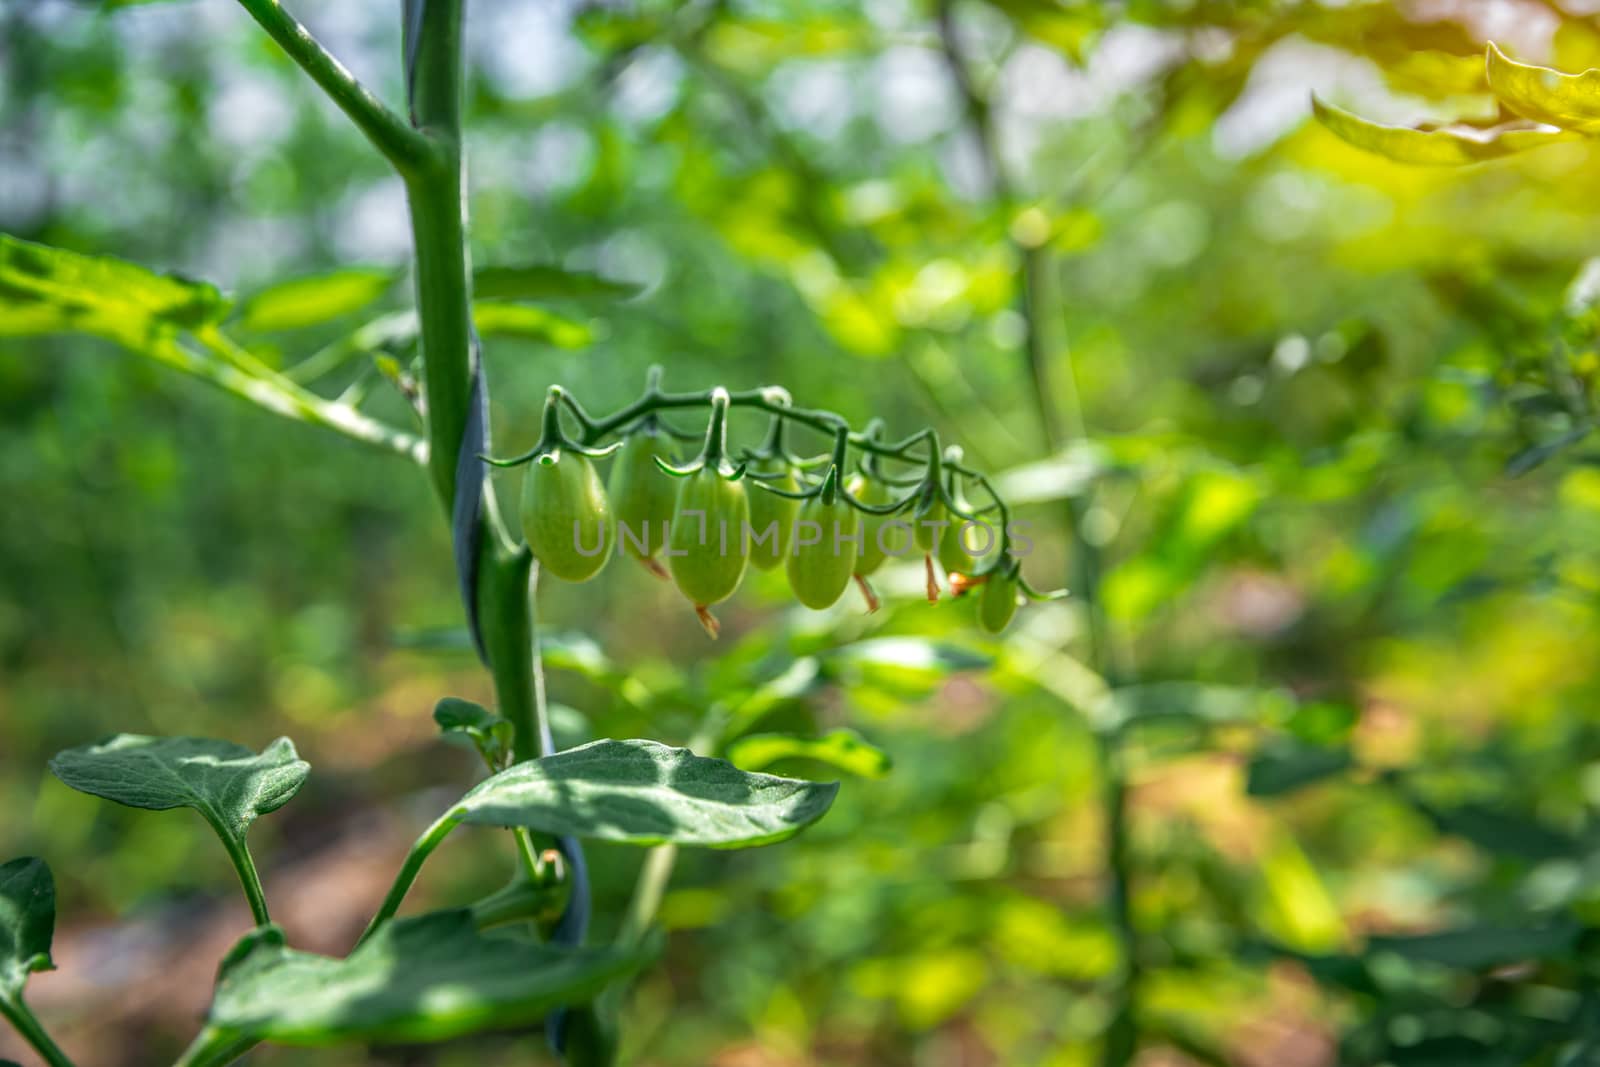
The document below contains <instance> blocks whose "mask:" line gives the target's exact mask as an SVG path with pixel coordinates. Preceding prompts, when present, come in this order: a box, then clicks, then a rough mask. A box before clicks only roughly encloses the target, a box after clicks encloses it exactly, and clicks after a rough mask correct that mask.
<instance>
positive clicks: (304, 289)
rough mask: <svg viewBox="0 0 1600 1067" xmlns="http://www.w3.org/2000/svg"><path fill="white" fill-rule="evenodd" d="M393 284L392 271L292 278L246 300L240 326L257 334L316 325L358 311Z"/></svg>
mask: <svg viewBox="0 0 1600 1067" xmlns="http://www.w3.org/2000/svg"><path fill="white" fill-rule="evenodd" d="M393 284H394V274H393V273H392V272H391V271H387V270H379V269H374V268H360V267H352V268H348V269H345V270H335V271H328V272H327V273H324V274H313V275H309V276H307V277H303V278H291V279H289V280H288V281H284V282H278V283H277V284H276V285H270V286H268V287H267V288H265V289H263V290H261V291H260V292H258V293H256V294H254V295H253V296H251V297H250V298H249V299H248V300H246V301H245V302H244V304H243V306H241V307H240V309H239V317H240V325H241V326H243V327H244V328H245V329H247V330H253V331H255V332H257V333H266V332H270V331H274V330H298V329H302V328H304V327H306V326H318V325H321V324H322V323H324V322H331V321H333V320H334V319H337V318H341V317H343V316H345V315H349V314H352V313H353V312H356V311H360V310H361V309H362V308H364V307H366V306H367V305H369V304H371V303H372V302H373V301H374V300H376V299H378V298H379V297H380V296H382V295H383V294H384V293H385V292H387V291H388V290H389V287H390V286H391V285H393Z"/></svg>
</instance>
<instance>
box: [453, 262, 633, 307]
mask: <svg viewBox="0 0 1600 1067" xmlns="http://www.w3.org/2000/svg"><path fill="white" fill-rule="evenodd" d="M639 289H640V286H638V285H636V284H634V283H633V282H623V281H617V280H616V279H614V278H607V277H605V276H603V275H600V274H595V273H592V272H590V271H582V270H567V269H566V268H564V267H557V266H554V265H552V264H549V263H527V264H523V265H522V266H514V267H482V268H480V269H478V270H476V271H474V272H473V275H472V291H473V293H474V294H475V295H476V296H478V297H480V298H482V299H485V300H568V299H575V298H581V297H608V298H612V299H622V298H624V297H629V296H633V295H634V294H636V293H637V292H639Z"/></svg>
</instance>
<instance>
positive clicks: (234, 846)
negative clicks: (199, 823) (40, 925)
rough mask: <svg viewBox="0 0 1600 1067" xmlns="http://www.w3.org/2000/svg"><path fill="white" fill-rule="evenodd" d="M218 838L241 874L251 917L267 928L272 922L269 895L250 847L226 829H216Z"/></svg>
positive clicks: (234, 866) (219, 827)
mask: <svg viewBox="0 0 1600 1067" xmlns="http://www.w3.org/2000/svg"><path fill="white" fill-rule="evenodd" d="M216 831H217V836H218V837H219V838H221V839H222V845H223V847H224V848H225V849H227V850H228V859H229V860H231V861H232V862H233V869H234V870H235V871H237V872H238V873H239V884H240V885H241V886H243V887H244V895H245V898H246V899H247V900H249V901H250V915H251V916H252V917H253V918H254V919H255V922H256V925H257V926H265V925H267V924H268V923H270V922H271V921H272V918H271V917H270V916H269V915H268V914H267V894H266V891H265V890H263V889H262V888H261V875H260V874H259V873H258V872H257V871H256V862H255V860H254V859H253V858H252V857H251V855H250V847H249V846H248V845H246V844H245V843H244V841H243V840H240V839H238V838H236V836H235V835H234V834H233V833H231V832H230V831H229V830H227V829H226V828H224V827H221V826H218V827H216Z"/></svg>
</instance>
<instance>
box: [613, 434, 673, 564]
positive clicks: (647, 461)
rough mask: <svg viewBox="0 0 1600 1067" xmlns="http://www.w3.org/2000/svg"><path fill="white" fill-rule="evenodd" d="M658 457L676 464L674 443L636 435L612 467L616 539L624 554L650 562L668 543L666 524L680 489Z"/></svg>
mask: <svg viewBox="0 0 1600 1067" xmlns="http://www.w3.org/2000/svg"><path fill="white" fill-rule="evenodd" d="M657 456H660V457H661V458H662V459H664V460H666V461H667V462H669V463H671V462H675V461H676V460H677V455H676V454H675V449H674V448H673V447H672V441H671V440H670V439H669V438H667V437H666V436H665V435H663V434H658V433H648V432H646V433H636V434H634V435H633V436H632V437H630V438H628V440H627V443H626V444H624V445H623V446H622V450H621V451H620V452H618V453H617V458H616V463H615V465H614V466H613V467H612V468H611V480H610V483H609V486H608V488H609V489H610V491H611V507H612V510H613V511H614V512H616V517H617V537H618V540H619V541H620V543H621V545H622V548H623V551H625V552H627V553H628V554H629V555H630V556H633V557H635V558H636V559H648V558H649V557H651V556H654V555H655V554H656V553H657V552H660V551H661V548H662V546H663V545H665V544H666V532H667V524H668V523H670V522H671V521H672V508H673V505H674V504H675V503H676V502H677V498H678V486H677V484H676V482H675V481H674V479H673V477H672V476H671V475H670V474H668V473H667V472H666V471H663V470H662V469H661V468H660V467H658V466H656V457H657ZM641 548H643V551H640V549H641Z"/></svg>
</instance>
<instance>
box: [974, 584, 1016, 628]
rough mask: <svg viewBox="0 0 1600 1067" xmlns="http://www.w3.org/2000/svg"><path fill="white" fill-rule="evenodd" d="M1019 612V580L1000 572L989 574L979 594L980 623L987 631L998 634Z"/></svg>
mask: <svg viewBox="0 0 1600 1067" xmlns="http://www.w3.org/2000/svg"><path fill="white" fill-rule="evenodd" d="M1016 613H1017V580H1016V579H1015V578H1012V577H1011V576H1010V575H1002V574H1001V573H1000V572H998V571H996V572H995V573H993V574H991V575H989V580H988V581H986V582H984V583H983V592H982V593H980V594H978V625H979V626H980V627H982V628H983V629H984V631H985V632H987V633H991V634H997V633H999V632H1000V631H1002V630H1004V629H1005V628H1006V625H1007V624H1008V623H1009V622H1011V616H1013V615H1015V614H1016Z"/></svg>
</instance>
